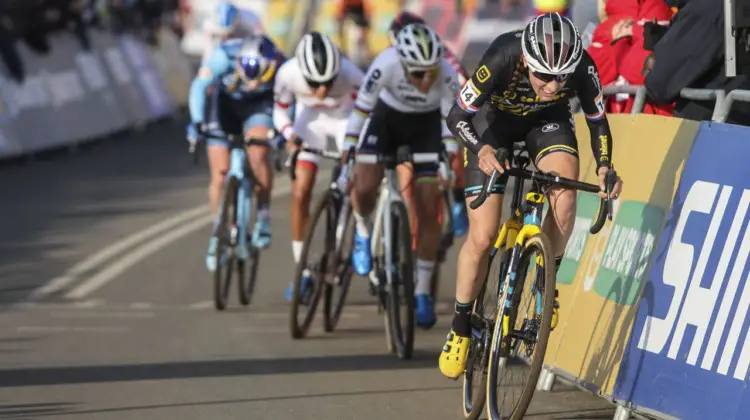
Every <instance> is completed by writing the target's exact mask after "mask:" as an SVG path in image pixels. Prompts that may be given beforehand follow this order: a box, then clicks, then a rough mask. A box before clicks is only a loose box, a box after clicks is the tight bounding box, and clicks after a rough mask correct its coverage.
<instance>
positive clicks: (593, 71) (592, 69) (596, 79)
mask: <svg viewBox="0 0 750 420" xmlns="http://www.w3.org/2000/svg"><path fill="white" fill-rule="evenodd" d="M589 74H590V75H591V79H592V80H593V81H594V84H595V85H596V89H597V90H599V91H600V92H601V90H602V81H601V80H599V72H597V71H596V67H595V66H589Z"/></svg>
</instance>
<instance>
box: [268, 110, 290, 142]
mask: <svg viewBox="0 0 750 420" xmlns="http://www.w3.org/2000/svg"><path fill="white" fill-rule="evenodd" d="M273 126H274V127H275V128H276V131H278V132H279V133H281V135H282V136H284V138H285V139H287V140H289V138H290V137H291V136H292V134H293V133H294V129H293V128H292V119H291V118H290V117H289V104H284V103H281V102H276V103H275V104H274V106H273Z"/></svg>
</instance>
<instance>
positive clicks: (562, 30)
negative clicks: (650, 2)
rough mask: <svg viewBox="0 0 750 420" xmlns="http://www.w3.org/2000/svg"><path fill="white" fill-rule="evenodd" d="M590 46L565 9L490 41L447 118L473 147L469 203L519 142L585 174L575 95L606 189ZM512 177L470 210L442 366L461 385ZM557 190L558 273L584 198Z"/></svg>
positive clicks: (553, 238) (605, 140)
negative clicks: (477, 122) (480, 125)
mask: <svg viewBox="0 0 750 420" xmlns="http://www.w3.org/2000/svg"><path fill="white" fill-rule="evenodd" d="M582 44H583V43H582V41H581V37H580V34H579V33H578V29H577V28H576V27H575V25H574V24H573V23H572V22H571V21H570V20H569V19H567V18H565V17H563V16H561V15H560V14H557V13H548V14H544V15H541V16H538V17H535V18H534V19H532V20H531V22H530V23H529V24H528V25H527V26H526V28H525V29H524V30H517V31H512V32H509V33H506V34H502V35H500V36H498V37H497V38H495V40H494V41H493V42H492V43H491V45H490V46H489V48H488V49H487V51H486V52H485V53H484V56H483V57H482V59H481V60H480V62H479V63H478V66H477V70H476V71H475V72H474V74H473V75H472V76H471V78H470V79H469V80H468V81H467V82H466V83H465V84H464V85H463V86H462V88H461V91H460V92H459V94H458V96H457V98H456V100H455V106H454V107H453V109H452V110H451V112H450V115H449V116H448V123H449V126H450V128H451V130H452V131H453V132H454V133H455V134H456V135H457V136H458V137H460V139H461V140H462V142H463V144H464V146H465V147H466V149H465V154H464V156H465V159H464V167H465V180H464V181H465V185H466V192H465V194H466V197H467V199H468V198H470V197H472V196H474V195H476V194H478V193H479V192H480V190H481V188H482V185H483V184H484V182H485V180H486V177H487V176H488V175H490V174H491V173H492V172H493V171H499V172H501V173H502V172H504V170H505V169H506V168H507V167H508V165H509V163H508V162H507V160H506V161H504V162H499V161H498V159H497V158H496V157H495V156H496V151H502V150H501V149H503V150H504V151H505V155H506V156H508V154H509V151H510V150H511V148H512V146H513V143H520V142H524V143H525V145H526V149H527V150H528V152H529V155H530V157H531V160H532V162H533V163H534V165H535V166H536V167H537V168H538V169H539V170H542V171H547V172H555V173H558V174H560V175H561V176H564V177H568V178H577V177H578V172H579V169H578V167H579V162H578V142H577V139H576V136H575V131H574V130H575V129H574V125H573V123H574V121H573V115H572V112H571V109H570V104H569V101H570V99H572V98H573V97H576V96H577V97H578V98H579V100H580V103H581V107H582V109H583V112H584V114H585V117H586V122H587V124H588V127H589V131H590V134H591V148H592V151H593V154H594V159H595V162H596V173H597V175H598V176H599V184H600V185H603V183H604V178H605V175H606V173H607V172H608V171H610V169H611V168H612V135H611V133H610V128H609V124H608V122H607V118H606V115H605V109H604V100H603V97H602V87H601V82H600V80H599V75H598V72H597V69H596V65H595V64H594V62H593V60H592V59H591V57H590V56H589V55H588V53H586V51H585V50H584V49H583V46H582ZM481 107H484V108H485V109H486V111H487V112H486V120H487V125H488V128H487V130H485V132H484V133H483V134H482V135H480V134H479V132H478V131H477V129H476V127H475V126H474V123H473V118H474V116H475V115H476V113H477V112H478V111H479V109H480V108H481ZM507 179H508V176H507V174H504V175H501V176H500V177H499V178H498V181H497V182H496V184H495V185H493V186H492V189H491V194H492V195H490V197H489V198H487V200H486V201H485V203H484V204H483V205H482V207H479V208H477V209H475V210H471V211H469V220H470V222H469V234H468V238H467V240H466V241H465V242H464V243H463V245H462V248H461V251H460V252H459V259H458V264H457V276H456V277H457V281H456V302H455V312H454V319H453V324H452V330H451V333H450V334H449V335H448V339H447V341H446V343H445V345H444V347H443V350H442V353H441V355H440V361H439V364H440V370H441V372H442V373H443V374H444V375H445V376H448V377H450V378H453V379H455V378H458V377H459V376H460V375H461V374H462V373H463V372H464V369H465V364H466V355H467V352H468V349H469V344H470V342H471V321H470V319H471V312H472V307H473V302H474V299H476V296H477V293H478V292H479V289H480V288H481V284H482V281H483V279H484V277H483V276H484V274H483V273H484V272H485V270H484V268H485V266H486V264H485V263H483V261H485V260H484V258H486V255H487V251H488V250H489V248H490V246H491V244H492V242H493V241H494V238H495V235H497V231H498V229H499V222H500V214H501V212H502V201H503V194H504V191H505V184H506V183H507ZM621 187H622V184H621V181H620V180H619V178H618V181H617V184H616V186H615V188H614V190H613V193H612V195H611V196H610V198H616V197H617V194H618V193H619V190H620V189H621ZM603 190H604V188H602V191H603ZM548 194H549V203H550V207H551V210H550V211H548V212H547V214H546V216H545V219H544V221H543V223H542V230H543V231H544V232H545V233H546V234H547V236H548V237H549V238H550V243H551V246H552V252H553V253H554V255H555V262H556V268H559V264H560V261H562V255H563V253H564V251H565V246H566V243H567V241H568V239H569V238H570V235H571V234H572V231H573V225H574V223H575V206H576V194H575V191H572V190H566V189H559V188H556V189H553V190H550V191H549V192H548ZM601 194H604V193H601ZM553 320H554V317H553ZM553 328H554V322H553Z"/></svg>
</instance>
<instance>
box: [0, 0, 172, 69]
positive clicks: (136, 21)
mask: <svg viewBox="0 0 750 420" xmlns="http://www.w3.org/2000/svg"><path fill="white" fill-rule="evenodd" d="M184 7H185V3H184V2H183V1H182V0H2V1H0V58H1V59H2V61H3V63H4V64H5V67H6V68H7V69H8V71H9V73H10V74H11V76H12V77H13V78H14V79H16V80H17V81H19V82H21V81H23V79H24V65H23V62H22V59H21V55H20V54H19V51H18V46H17V43H18V42H19V41H22V42H24V43H25V44H26V45H27V46H28V47H29V48H31V49H32V50H33V51H36V52H37V53H39V54H46V53H48V52H49V51H50V48H51V44H50V41H49V37H50V36H51V35H53V34H54V33H56V32H62V31H69V32H70V33H71V34H73V35H74V36H75V38H76V39H77V40H78V41H79V42H80V44H81V46H82V48H83V49H85V50H90V49H91V40H90V34H89V30H90V27H92V26H96V27H99V28H109V29H111V30H114V31H116V32H118V33H121V32H123V31H132V32H133V33H134V34H136V35H137V36H140V37H141V38H142V39H144V40H146V41H148V42H149V43H151V44H156V42H157V39H158V38H157V33H158V31H159V29H160V28H161V27H162V25H163V24H164V23H168V24H170V25H173V28H172V29H174V30H175V32H177V33H179V32H180V31H181V28H179V27H178V25H179V22H180V21H181V20H182V19H181V17H182V13H183V12H185V9H184Z"/></svg>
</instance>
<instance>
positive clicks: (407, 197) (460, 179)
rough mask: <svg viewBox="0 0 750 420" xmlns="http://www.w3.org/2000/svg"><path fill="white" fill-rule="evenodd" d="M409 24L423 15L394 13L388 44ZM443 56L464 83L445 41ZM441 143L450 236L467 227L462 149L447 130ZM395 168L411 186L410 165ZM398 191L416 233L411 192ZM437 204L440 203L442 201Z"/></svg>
mask: <svg viewBox="0 0 750 420" xmlns="http://www.w3.org/2000/svg"><path fill="white" fill-rule="evenodd" d="M412 23H421V24H423V25H426V24H427V23H426V22H425V20H424V19H423V18H422V17H420V16H418V15H415V14H414V13H411V12H409V11H402V12H401V13H399V14H398V15H396V17H395V18H393V20H392V21H391V25H390V27H389V28H388V38H389V39H390V41H391V45H394V44H395V43H396V35H398V33H399V31H401V29H402V28H403V27H404V26H406V25H410V24H412ZM443 55H444V57H445V59H446V60H447V61H448V62H449V63H450V64H451V66H453V68H454V69H455V70H456V73H457V74H458V84H459V85H463V84H464V83H465V82H466V80H467V79H468V75H467V74H466V69H464V68H463V66H462V65H461V62H460V60H459V59H458V57H457V56H456V55H455V54H454V53H453V51H451V50H450V48H448V47H447V46H446V45H445V43H443ZM443 142H444V143H445V145H446V150H447V151H448V152H449V156H450V158H451V162H450V164H451V169H452V170H453V175H454V183H453V208H451V213H453V223H452V225H453V235H454V236H463V235H464V234H466V231H467V230H468V229H469V219H468V217H467V215H466V203H464V171H463V166H462V160H461V159H460V158H459V157H458V154H459V153H460V152H461V150H460V149H461V148H460V144H459V143H458V142H457V141H456V140H454V139H453V138H452V137H451V133H450V132H446V133H444V139H443ZM454 151H455V153H454ZM397 170H398V175H399V182H400V183H401V185H411V182H412V178H413V175H414V174H413V171H412V170H411V168H409V167H408V166H407V165H399V166H398V168H397ZM401 193H402V195H403V198H404V202H405V203H406V205H407V207H408V208H409V213H410V214H409V220H410V222H411V228H412V231H413V232H416V231H417V230H418V228H419V220H418V218H417V217H416V214H415V212H414V196H413V195H414V191H412V189H409V188H407V189H404V190H402V192H401ZM440 204H441V205H442V202H441V203H440ZM415 236H416V235H415Z"/></svg>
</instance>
